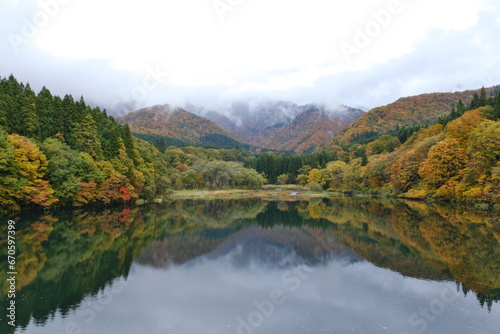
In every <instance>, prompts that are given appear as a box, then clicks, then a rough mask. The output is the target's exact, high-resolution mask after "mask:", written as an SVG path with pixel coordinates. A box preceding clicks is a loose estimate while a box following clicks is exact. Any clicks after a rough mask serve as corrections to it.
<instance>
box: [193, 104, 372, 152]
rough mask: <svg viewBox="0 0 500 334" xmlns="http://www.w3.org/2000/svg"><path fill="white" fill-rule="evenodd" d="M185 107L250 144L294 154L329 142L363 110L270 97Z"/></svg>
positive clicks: (310, 150)
mask: <svg viewBox="0 0 500 334" xmlns="http://www.w3.org/2000/svg"><path fill="white" fill-rule="evenodd" d="M185 109H186V110H187V111H190V112H192V113H194V114H196V115H199V116H202V117H205V118H207V119H209V120H211V121H213V122H214V123H216V124H218V125H219V126H220V127H222V128H224V129H225V130H227V131H229V132H231V133H232V134H234V135H236V136H237V137H238V138H241V139H242V140H243V141H244V142H246V143H248V144H250V145H252V146H257V147H263V148H267V149H272V150H282V151H294V152H295V153H297V154H304V153H310V152H312V151H314V150H315V149H316V148H317V147H318V146H321V145H325V144H328V143H330V142H331V140H332V138H333V137H334V136H335V135H336V134H337V133H339V132H340V130H342V129H343V128H345V127H346V126H348V125H349V124H351V123H352V122H354V121H355V120H356V119H357V118H359V117H360V116H362V115H363V114H364V112H363V111H362V110H359V109H354V108H350V107H347V106H343V105H336V106H327V105H324V104H306V105H302V106H299V105H297V104H295V103H292V102H288V101H272V100H268V101H266V100H264V101H249V102H248V101H247V102H233V103H227V104H223V105H220V106H218V107H215V108H211V109H208V108H200V107H196V106H194V105H190V104H187V105H186V106H185Z"/></svg>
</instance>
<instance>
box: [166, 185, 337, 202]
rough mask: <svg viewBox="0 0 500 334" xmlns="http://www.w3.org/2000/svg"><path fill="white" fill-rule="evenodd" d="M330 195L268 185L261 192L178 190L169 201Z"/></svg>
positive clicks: (297, 197) (284, 198) (300, 188)
mask: <svg viewBox="0 0 500 334" xmlns="http://www.w3.org/2000/svg"><path fill="white" fill-rule="evenodd" d="M329 195H331V194H329V193H327V192H323V193H315V192H311V191H309V189H308V188H306V187H301V186H297V185H283V186H275V185H266V186H264V187H263V188H262V189H259V190H245V189H218V190H207V189H201V190H177V191H174V192H173V193H172V194H170V195H168V199H209V200H210V199H239V198H262V199H270V200H299V199H304V198H313V197H329Z"/></svg>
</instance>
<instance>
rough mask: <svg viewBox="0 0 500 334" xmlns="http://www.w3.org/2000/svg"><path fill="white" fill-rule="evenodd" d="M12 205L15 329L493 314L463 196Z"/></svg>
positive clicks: (199, 328) (434, 320)
mask: <svg viewBox="0 0 500 334" xmlns="http://www.w3.org/2000/svg"><path fill="white" fill-rule="evenodd" d="M15 219H16V221H18V222H20V225H23V226H24V228H23V227H21V226H20V228H19V230H18V247H19V249H20V250H22V253H21V254H19V256H18V267H19V268H23V271H22V272H20V274H19V276H18V285H19V286H18V288H19V290H20V291H18V294H17V301H18V302H17V305H18V310H17V319H16V320H17V324H18V329H19V332H26V333H61V332H62V333H64V332H69V333H73V332H74V333H77V332H80V333H115V332H116V333H237V332H238V329H239V331H240V332H242V333H307V332H309V333H319V332H327V333H329V332H330V333H343V332H346V333H362V332H369V333H405V332H407V333H416V332H422V331H424V330H426V329H427V328H429V329H432V331H431V330H429V332H436V333H447V332H450V333H451V332H454V333H496V331H495V330H494V329H496V328H499V326H500V323H499V321H500V319H499V318H500V317H499V315H500V313H499V310H498V308H496V307H495V306H493V307H492V305H493V303H495V302H496V301H498V300H499V292H500V281H499V277H500V275H499V273H500V268H499V263H500V262H499V261H498V260H499V258H500V251H499V240H500V233H499V232H500V226H499V225H498V221H499V220H498V217H496V216H494V215H493V214H491V213H485V212H474V211H472V210H470V208H460V207H440V206H434V207H429V206H426V205H423V204H421V203H412V202H410V203H403V202H395V203H384V202H377V201H371V202H365V201H358V200H347V199H346V200H336V201H323V200H317V201H311V202H280V203H277V202H263V201H259V200H251V201H208V202H203V201H189V202H175V203H170V204H168V205H165V206H163V207H158V206H155V207H149V208H141V209H137V208H136V209H124V210H107V211H102V212H98V213H89V212H85V211H80V212H72V213H67V214H61V215H57V216H56V215H47V216H43V217H38V218H33V217H15ZM2 232H4V231H2ZM3 235H5V234H3ZM4 246H5V244H2V245H1V247H4ZM365 260H368V261H365ZM2 261H4V259H2ZM0 265H1V266H2V268H4V267H6V264H5V263H3V262H2V263H0ZM422 279H424V280H422ZM5 281H6V280H5V279H4V277H2V278H1V282H2V283H1V284H4V286H2V288H3V291H6V290H5V289H6V286H5V283H4V282H5ZM450 281H456V282H458V287H459V288H460V290H461V292H460V293H457V284H456V283H455V282H450ZM471 290H472V292H469V291H471ZM1 298H2V299H0V302H1V306H2V309H5V308H4V305H6V304H5V302H6V301H5V296H2V297H1ZM478 300H479V302H478ZM480 304H481V305H484V308H481V307H480ZM487 309H490V312H488V310H487ZM472 324H475V325H472ZM1 326H2V328H1V330H0V331H1V332H2V333H12V332H13V331H14V330H13V329H12V328H10V327H9V326H6V325H5V323H4V322H3V321H2V325H1ZM471 326H473V327H471ZM424 327H425V329H424ZM23 328H25V331H23V330H22V329H23Z"/></svg>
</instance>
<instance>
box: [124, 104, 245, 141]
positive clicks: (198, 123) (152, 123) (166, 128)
mask: <svg viewBox="0 0 500 334" xmlns="http://www.w3.org/2000/svg"><path fill="white" fill-rule="evenodd" d="M117 122H118V123H120V124H128V125H129V127H130V130H131V132H132V133H133V134H135V135H136V136H137V137H139V138H142V139H145V140H148V141H150V142H153V143H156V144H158V143H160V144H161V145H162V146H165V147H168V146H171V145H173V146H186V145H200V146H214V147H217V148H234V147H236V146H245V143H243V142H242V141H241V140H240V139H239V138H238V137H236V136H235V135H233V134H231V133H230V132H228V131H226V130H224V129H222V128H221V127H219V126H218V125H217V124H215V123H214V122H212V121H210V120H208V119H206V118H203V117H200V116H197V115H194V114H192V113H190V112H187V111H185V110H183V109H182V108H178V107H174V106H170V105H168V104H164V105H156V106H152V107H147V108H142V109H139V110H137V111H134V112H131V113H128V114H126V115H124V116H121V117H119V118H117Z"/></svg>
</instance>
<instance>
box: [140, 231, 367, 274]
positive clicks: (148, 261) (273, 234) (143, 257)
mask: <svg viewBox="0 0 500 334" xmlns="http://www.w3.org/2000/svg"><path fill="white" fill-rule="evenodd" d="M231 252H236V253H237V254H236V255H235V256H234V257H233V259H234V260H235V261H236V262H235V263H234V265H237V266H247V265H248V264H249V263H250V262H251V261H257V262H259V263H261V264H267V265H269V266H270V267H283V266H285V267H286V266H289V265H296V264H298V263H301V264H302V263H303V264H308V265H314V264H317V263H318V262H320V261H325V260H326V259H328V258H330V257H333V256H335V257H336V258H342V259H345V260H346V261H349V262H352V261H355V260H359V259H360V258H359V257H358V256H357V255H356V254H355V253H354V252H352V251H351V250H350V249H349V248H347V247H345V246H344V245H342V244H341V243H340V242H338V241H337V240H336V239H335V237H334V236H333V234H332V233H331V232H330V231H326V230H321V229H315V228H311V227H307V226H304V227H302V228H298V227H292V228H286V227H283V226H275V227H272V228H262V227H259V226H250V227H248V228H245V229H243V230H240V231H235V230H216V231H203V232H199V233H194V234H189V235H184V234H180V235H173V236H169V237H168V238H165V239H164V240H161V241H156V242H153V243H152V244H151V245H149V246H148V247H147V248H146V249H145V250H144V251H143V252H142V253H141V254H140V255H139V256H138V257H137V258H136V259H135V261H136V262H137V263H140V264H144V265H149V266H152V267H156V268H167V267H169V266H170V265H173V264H182V263H185V262H187V261H189V260H192V259H194V258H196V257H199V256H201V255H205V254H206V255H207V256H208V257H209V258H217V257H222V256H225V255H227V254H228V253H231Z"/></svg>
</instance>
